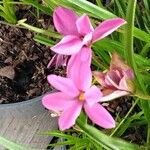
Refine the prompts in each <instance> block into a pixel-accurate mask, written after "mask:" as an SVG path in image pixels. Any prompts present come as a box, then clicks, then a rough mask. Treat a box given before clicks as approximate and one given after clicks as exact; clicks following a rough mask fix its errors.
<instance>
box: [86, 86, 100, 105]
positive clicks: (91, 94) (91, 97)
mask: <svg viewBox="0 0 150 150" xmlns="http://www.w3.org/2000/svg"><path fill="white" fill-rule="evenodd" d="M102 95H103V94H102V92H101V91H100V89H99V88H97V87H96V86H95V85H93V86H92V87H90V88H89V89H87V90H86V92H85V99H86V102H87V103H88V105H89V106H90V107H91V106H93V104H95V103H97V102H99V101H100V98H101V97H102Z"/></svg>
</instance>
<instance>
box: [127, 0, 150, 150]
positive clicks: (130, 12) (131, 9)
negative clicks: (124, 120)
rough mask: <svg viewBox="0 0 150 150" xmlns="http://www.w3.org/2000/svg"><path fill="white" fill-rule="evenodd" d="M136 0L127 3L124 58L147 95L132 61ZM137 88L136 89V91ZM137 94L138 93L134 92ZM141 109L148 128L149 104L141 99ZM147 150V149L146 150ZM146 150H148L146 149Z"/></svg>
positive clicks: (149, 117)
mask: <svg viewBox="0 0 150 150" xmlns="http://www.w3.org/2000/svg"><path fill="white" fill-rule="evenodd" d="M136 3H137V0H129V1H128V8H127V15H126V20H127V22H128V23H127V25H126V28H125V56H126V60H127V62H128V64H129V65H130V66H131V67H132V68H133V70H134V72H135V76H136V80H135V82H136V83H137V86H138V88H139V89H140V90H141V91H142V92H143V94H147V91H146V87H145V85H144V84H143V80H142V79H141V78H140V75H139V74H138V70H137V66H136V63H135V60H134V57H133V56H134V50H133V36H134V35H133V30H134V18H135V9H136ZM138 88H137V89H138ZM136 92H138V91H136ZM141 105H142V109H143V111H144V115H145V118H146V120H147V123H148V126H150V116H149V112H150V102H149V101H143V100H142V99H141ZM149 144H150V136H149V130H148V134H147V145H149ZM146 149H147V148H146ZM147 150H148V149H147Z"/></svg>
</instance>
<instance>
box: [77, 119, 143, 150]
mask: <svg viewBox="0 0 150 150" xmlns="http://www.w3.org/2000/svg"><path fill="white" fill-rule="evenodd" d="M77 125H78V126H79V127H80V128H81V129H82V130H83V132H84V133H85V134H86V135H87V136H88V137H89V138H90V139H92V140H93V141H95V142H96V143H97V144H99V145H100V146H101V145H102V146H103V147H104V148H106V149H110V150H127V148H128V150H142V147H139V146H137V145H134V144H131V143H128V142H126V141H123V140H121V139H117V138H114V137H109V136H107V135H105V134H104V133H102V132H101V131H99V130H98V129H96V128H95V127H92V126H90V125H88V124H84V123H83V122H82V120H79V119H78V120H77Z"/></svg>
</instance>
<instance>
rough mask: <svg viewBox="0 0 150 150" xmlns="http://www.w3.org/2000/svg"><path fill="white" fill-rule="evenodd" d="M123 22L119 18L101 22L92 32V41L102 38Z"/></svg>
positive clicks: (123, 21) (123, 22)
mask: <svg viewBox="0 0 150 150" xmlns="http://www.w3.org/2000/svg"><path fill="white" fill-rule="evenodd" d="M125 23H126V21H125V20H124V19H121V18H114V19H108V20H106V21H104V22H102V23H101V24H100V25H99V26H98V27H97V28H96V29H95V31H94V32H93V42H96V41H98V40H101V39H103V38H104V37H106V36H108V35H109V34H111V33H112V32H114V31H115V30H117V29H118V28H119V27H120V26H122V25H123V24H125Z"/></svg>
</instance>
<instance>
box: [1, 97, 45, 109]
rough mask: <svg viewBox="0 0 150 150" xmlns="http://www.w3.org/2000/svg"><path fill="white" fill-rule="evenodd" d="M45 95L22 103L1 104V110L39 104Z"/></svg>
mask: <svg viewBox="0 0 150 150" xmlns="http://www.w3.org/2000/svg"><path fill="white" fill-rule="evenodd" d="M42 97H43V95H41V96H37V97H35V98H32V99H29V100H25V101H22V102H16V103H8V104H0V108H4V107H14V106H16V107H17V106H19V107H20V106H22V105H28V104H32V103H35V102H38V101H40V100H42Z"/></svg>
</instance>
